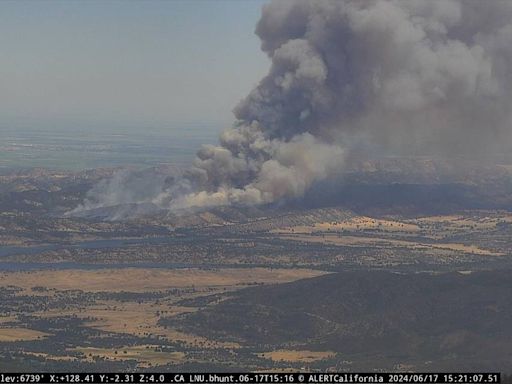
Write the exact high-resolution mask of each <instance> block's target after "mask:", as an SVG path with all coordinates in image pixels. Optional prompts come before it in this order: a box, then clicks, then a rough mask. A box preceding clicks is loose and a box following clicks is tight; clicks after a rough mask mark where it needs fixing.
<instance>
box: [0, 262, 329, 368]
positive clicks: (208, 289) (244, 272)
mask: <svg viewBox="0 0 512 384" xmlns="http://www.w3.org/2000/svg"><path fill="white" fill-rule="evenodd" d="M324 273H325V272H322V271H316V270H310V269H276V268H225V269H208V270H206V269H179V270H166V269H137V268H127V269H108V270H93V271H91V270H53V271H35V272H5V273H2V274H0V286H9V285H12V286H17V287H20V288H22V291H20V292H19V293H18V294H19V295H48V296H52V295H55V294H57V293H58V292H60V291H64V290H82V291H86V292H123V291H124V292H138V293H143V292H165V291H167V290H170V289H173V290H177V291H176V293H172V294H169V295H168V296H165V297H164V298H161V297H160V298H154V299H146V300H135V301H130V300H128V301H127V300H122V301H121V300H115V299H110V300H97V301H96V302H94V303H93V304H90V303H89V304H87V305H85V304H84V305H80V303H77V304H78V306H75V307H68V308H67V309H62V308H53V309H49V310H45V311H39V312H33V313H31V315H32V316H36V317H40V318H49V317H63V316H73V317H74V316H76V317H78V318H81V319H84V320H85V325H86V326H88V327H91V328H95V329H98V330H101V331H104V332H108V333H117V334H129V335H134V336H139V337H146V338H147V337H150V338H155V339H158V340H162V339H165V340H167V341H169V342H181V343H182V344H183V345H184V346H187V347H189V348H192V349H198V348H199V349H229V350H236V349H237V348H239V347H240V346H239V345H238V344H237V343H234V342H219V341H216V340H210V339H208V338H206V337H202V336H198V335H194V334H189V333H185V332H182V331H180V330H179V329H175V328H171V327H163V326H160V325H159V324H158V321H159V319H160V317H161V316H164V317H172V316H176V315H179V314H183V313H187V312H192V311H196V310H198V308H196V307H185V306H182V305H179V304H178V302H179V301H180V300H183V299H190V298H194V297H199V296H203V295H212V294H216V293H224V292H229V291H233V290H237V289H241V288H244V287H247V286H249V285H252V284H255V283H256V284H278V283H284V282H290V281H294V280H298V279H303V278H310V277H315V276H319V275H322V274H324ZM34 287H44V288H46V290H37V291H34V290H33V288H34ZM12 322H16V316H15V315H13V316H9V317H7V316H5V317H0V342H10V341H17V340H35V339H37V338H38V337H45V336H47V334H45V333H42V332H37V331H34V330H31V329H24V328H22V327H20V326H17V327H12V326H9V324H8V323H12ZM69 351H70V355H69V356H53V357H48V358H51V359H54V360H55V359H74V358H75V357H74V356H73V354H76V352H80V353H82V355H83V356H82V360H85V361H92V360H93V359H94V358H95V357H96V358H104V359H109V360H137V362H138V365H139V367H148V366H158V365H162V364H168V363H179V362H182V361H183V359H184V357H185V355H184V353H182V352H177V351H172V352H169V351H161V350H158V348H157V347H155V346H152V345H144V346H140V345H139V346H123V347H120V348H119V349H116V350H113V349H104V348H88V347H84V346H77V347H76V348H72V349H70V350H69ZM116 352H117V353H116Z"/></svg>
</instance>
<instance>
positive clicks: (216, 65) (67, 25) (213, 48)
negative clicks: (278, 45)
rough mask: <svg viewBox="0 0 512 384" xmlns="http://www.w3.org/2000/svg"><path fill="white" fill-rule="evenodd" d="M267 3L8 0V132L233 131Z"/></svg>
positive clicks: (4, 110) (1, 74) (4, 54)
mask: <svg viewBox="0 0 512 384" xmlns="http://www.w3.org/2000/svg"><path fill="white" fill-rule="evenodd" d="M263 3H264V1H257V0H245V1H237V0H231V1H218V0H216V1H213V0H209V1H199V0H192V1H177V0H168V1H103V0H101V1H100V0H88V1H85V0H82V1H78V0H77V1H67V0H66V1H65V0H63V1H20V0H15V1H5V0H4V1H0V47H1V48H0V53H1V54H0V119H1V121H0V129H1V128H2V127H6V126H10V127H12V126H19V127H20V128H21V127H34V128H37V127H43V128H46V127H51V126H57V127H62V128H63V127H69V128H70V129H72V128H73V127H79V128H80V129H87V128H89V127H90V128H91V129H100V128H101V129H109V128H112V127H126V128H137V127H158V128H166V127H176V126H177V125H179V124H180V123H183V122H188V123H199V124H202V123H205V124H207V125H210V126H218V125H222V124H230V122H231V121H232V114H231V110H232V108H233V107H234V106H235V105H236V103H237V102H238V100H240V99H241V98H242V97H243V96H245V95H246V94H247V93H248V92H249V91H250V89H251V88H252V87H253V86H254V85H255V84H256V83H257V81H258V80H259V79H260V78H261V77H262V76H263V75H264V74H265V73H266V71H267V69H268V65H269V61H268V60H267V58H266V56H265V55H264V54H263V53H262V52H261V51H260V49H259V40H258V38H257V37H256V36H255V35H254V27H255V24H256V22H257V20H258V19H259V16H260V10H261V5H262V4H263Z"/></svg>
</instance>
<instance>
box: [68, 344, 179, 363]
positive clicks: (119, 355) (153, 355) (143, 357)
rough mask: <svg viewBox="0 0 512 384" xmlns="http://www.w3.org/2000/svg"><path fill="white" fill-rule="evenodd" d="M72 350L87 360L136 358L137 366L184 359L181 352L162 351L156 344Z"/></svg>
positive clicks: (176, 361) (175, 361)
mask: <svg viewBox="0 0 512 384" xmlns="http://www.w3.org/2000/svg"><path fill="white" fill-rule="evenodd" d="M73 351H78V352H81V353H82V354H83V355H84V356H86V360H87V361H94V358H95V357H101V358H104V359H106V360H137V362H138V365H139V367H150V366H158V365H165V364H169V363H181V362H183V361H184V360H185V354H184V353H183V352H163V351H159V350H158V346H157V345H136V346H129V347H122V348H119V349H107V348H92V347H79V348H75V349H73Z"/></svg>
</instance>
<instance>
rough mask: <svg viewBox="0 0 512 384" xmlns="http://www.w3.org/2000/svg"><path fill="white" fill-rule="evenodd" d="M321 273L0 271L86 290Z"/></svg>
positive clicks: (4, 280)
mask: <svg viewBox="0 0 512 384" xmlns="http://www.w3.org/2000/svg"><path fill="white" fill-rule="evenodd" d="M321 274H323V272H320V271H314V270H306V269H270V268H251V269H249V268H238V269H237V268H226V269H210V270H206V269H197V268H186V269H156V268H148V269H142V268H123V269H102V270H50V271H30V272H4V273H1V274H0V286H7V285H15V286H17V287H21V288H24V289H25V290H28V289H30V288H32V287H36V286H41V287H46V288H49V289H51V288H53V289H58V290H70V289H75V290H76V289H79V290H82V291H87V292H101V291H108V292H122V291H127V292H154V291H162V290H166V289H171V288H183V287H196V288H199V287H212V286H218V287H224V286H238V285H246V284H248V283H263V284H271V283H284V282H289V281H293V280H298V279H304V278H309V277H314V276H318V275H321Z"/></svg>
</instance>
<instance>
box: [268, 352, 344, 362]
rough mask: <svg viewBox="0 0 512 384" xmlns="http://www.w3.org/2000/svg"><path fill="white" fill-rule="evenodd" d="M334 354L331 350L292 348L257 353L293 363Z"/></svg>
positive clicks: (275, 359) (315, 359)
mask: <svg viewBox="0 0 512 384" xmlns="http://www.w3.org/2000/svg"><path fill="white" fill-rule="evenodd" d="M335 355H336V353H335V352H331V351H306V350H292V349H280V350H276V351H270V352H265V353H260V354H258V356H259V357H262V358H265V359H270V360H273V361H276V362H279V361H286V362H293V363H312V362H315V361H318V360H324V359H328V358H331V357H334V356H335Z"/></svg>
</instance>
